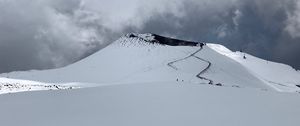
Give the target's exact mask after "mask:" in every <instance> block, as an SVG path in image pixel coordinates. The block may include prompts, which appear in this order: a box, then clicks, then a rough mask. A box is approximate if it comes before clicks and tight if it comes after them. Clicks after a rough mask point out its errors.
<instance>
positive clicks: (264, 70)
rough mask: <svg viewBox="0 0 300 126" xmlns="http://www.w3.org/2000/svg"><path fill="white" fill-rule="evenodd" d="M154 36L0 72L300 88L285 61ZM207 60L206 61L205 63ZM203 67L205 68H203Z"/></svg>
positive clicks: (38, 77)
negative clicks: (60, 63)
mask: <svg viewBox="0 0 300 126" xmlns="http://www.w3.org/2000/svg"><path fill="white" fill-rule="evenodd" d="M154 41H157V40H155V36H154V35H152V34H128V35H125V36H123V37H121V38H120V39H118V40H117V41H115V42H114V43H113V44H111V45H109V46H108V47H106V48H104V49H102V50H100V51H99V52H97V53H95V54H93V55H91V56H89V57H87V58H85V59H83V60H81V61H79V62H77V63H75V64H72V65H69V66H67V67H64V68H59V69H53V70H44V71H28V72H12V73H7V74H1V75H0V76H2V77H10V78H18V79H26V80H34V81H41V82H48V83H70V82H79V83H80V82H81V83H96V84H106V85H107V84H108V85H109V84H130V83H150V82H151V83H153V82H177V81H183V82H188V83H192V84H207V83H208V80H211V81H213V84H214V85H216V84H218V85H222V86H227V87H242V88H259V89H267V90H277V91H282V92H296V91H299V89H300V88H298V87H297V86H296V85H297V84H300V74H299V72H297V71H296V70H294V69H292V68H291V67H289V66H286V65H282V64H277V63H272V62H267V61H264V60H262V59H258V58H255V57H253V56H250V55H247V59H243V58H242V54H239V53H234V52H231V51H230V50H228V49H226V48H225V47H223V46H221V45H215V44H208V46H204V48H203V49H201V48H200V47H199V46H169V45H162V44H159V43H155V42H154ZM200 49H201V50H200ZM199 50H200V51H199ZM195 52H196V53H195ZM193 53H195V54H194V55H193V56H190V55H191V54H193ZM180 59H183V60H180ZM201 59H202V60H201ZM177 60H178V61H177ZM174 61H177V62H174ZM172 62H174V63H172ZM208 62H210V63H211V66H210V67H209V68H207V67H208ZM170 63H172V66H171V65H169V64H170ZM175 68H176V69H175ZM205 68H207V70H206V71H203V70H204V69H205ZM200 72H203V73H202V74H201V75H200V76H201V77H203V78H206V79H207V80H204V79H201V78H199V77H197V75H198V74H199V73H200Z"/></svg>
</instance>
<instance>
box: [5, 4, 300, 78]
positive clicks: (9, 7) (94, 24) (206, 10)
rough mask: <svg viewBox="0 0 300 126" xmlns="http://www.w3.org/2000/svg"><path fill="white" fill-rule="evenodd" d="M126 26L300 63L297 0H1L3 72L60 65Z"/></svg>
mask: <svg viewBox="0 0 300 126" xmlns="http://www.w3.org/2000/svg"><path fill="white" fill-rule="evenodd" d="M128 32H137V33H149V32H151V33H157V34H162V35H166V36H171V37H176V38H181V39H188V40H195V41H207V42H214V43H221V44H223V45H225V46H227V47H228V48H230V49H232V50H240V49H242V50H245V51H246V52H248V53H250V54H253V55H255V56H258V57H261V58H264V59H267V60H272V61H276V62H282V63H286V64H289V65H292V66H293V67H295V68H297V69H300V56H298V55H299V54H300V0H151V1H150V0H109V1H108V0H0V61H1V62H0V73H1V72H9V71H16V70H28V69H46V68H53V67H61V66H64V65H67V64H70V63H72V62H75V61H77V60H79V59H81V58H83V57H85V56H87V55H89V54H91V53H93V52H95V51H97V50H99V49H101V48H103V47H105V46H106V45H107V44H109V43H110V42H112V41H113V40H116V39H118V37H120V36H121V35H123V34H126V33H128Z"/></svg>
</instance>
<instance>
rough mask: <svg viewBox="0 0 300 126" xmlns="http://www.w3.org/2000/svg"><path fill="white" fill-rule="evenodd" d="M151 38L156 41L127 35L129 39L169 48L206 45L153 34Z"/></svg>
mask: <svg viewBox="0 0 300 126" xmlns="http://www.w3.org/2000/svg"><path fill="white" fill-rule="evenodd" d="M151 36H153V37H154V39H152V40H146V39H144V38H142V37H139V36H138V35H136V34H128V35H127V37H129V38H138V39H142V40H144V41H146V42H150V43H158V44H161V45H169V46H200V45H203V44H204V43H201V42H193V41H186V40H179V39H173V38H169V37H164V36H160V35H157V34H151Z"/></svg>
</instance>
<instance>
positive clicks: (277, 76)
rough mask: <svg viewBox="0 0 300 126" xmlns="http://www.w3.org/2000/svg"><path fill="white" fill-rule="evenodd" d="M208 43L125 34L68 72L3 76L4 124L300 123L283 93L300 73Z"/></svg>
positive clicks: (295, 106)
mask: <svg viewBox="0 0 300 126" xmlns="http://www.w3.org/2000/svg"><path fill="white" fill-rule="evenodd" d="M204 44H205V43H201V42H190V41H183V40H176V39H171V38H166V37H162V36H159V35H155V34H127V35H125V36H123V37H121V38H120V39H118V40H117V41H115V42H114V43H112V44H111V45H109V46H107V47H106V48H104V49H102V50H100V51H99V52H97V53H95V54H93V55H91V56H89V57H87V58H85V59H83V60H81V61H79V62H77V63H74V64H71V65H69V66H67V67H63V68H58V69H52V70H42V71H23V72H12V73H4V74H1V75H0V76H1V77H2V78H0V94H2V95H0V108H2V109H1V113H0V125H1V126H2V125H3V126H54V125H55V126H99V125H103V126H183V125H187V126H201V125H204V126H220V125H222V126H241V125H242V126H256V125H259V126H285V125H287V126H298V125H299V121H298V119H299V117H300V109H299V106H300V100H299V94H298V93H281V92H299V91H300V90H299V89H300V88H299V87H298V86H299V84H300V73H299V71H296V70H294V69H293V68H292V67H290V66H287V65H284V64H279V63H274V62H270V61H266V60H263V59H259V58H256V57H254V56H251V55H249V54H245V53H242V52H232V51H230V50H229V49H227V48H226V47H224V46H222V45H217V44H206V45H204ZM201 46H203V47H201ZM85 87H89V88H85ZM64 89H68V90H64ZM69 89H75V90H69ZM39 90H40V91H39ZM42 90H51V91H42ZM31 91H35V92H31ZM13 92H23V93H13ZM7 93H10V94H7Z"/></svg>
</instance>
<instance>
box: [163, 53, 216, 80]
mask: <svg viewBox="0 0 300 126" xmlns="http://www.w3.org/2000/svg"><path fill="white" fill-rule="evenodd" d="M202 49H203V48H200V49H198V50H197V51H195V52H194V53H192V54H190V55H188V56H187V57H184V58H181V59H178V60H175V61H172V62H169V63H168V66H169V67H171V68H173V69H175V70H178V68H177V67H176V66H174V65H173V64H174V63H176V62H180V61H183V60H186V59H188V58H190V57H195V58H196V59H199V60H201V61H204V62H206V63H207V64H208V65H207V67H206V68H205V69H203V70H202V71H201V72H200V73H199V74H197V75H196V77H197V78H199V79H201V80H207V81H209V83H208V84H210V85H213V84H214V83H213V80H211V79H208V78H205V77H203V76H201V75H202V74H203V73H205V72H206V71H207V70H208V69H209V68H210V67H211V65H212V63H211V62H209V61H208V60H205V59H202V58H200V57H198V56H196V54H197V53H198V52H200V51H201V50H202Z"/></svg>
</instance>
